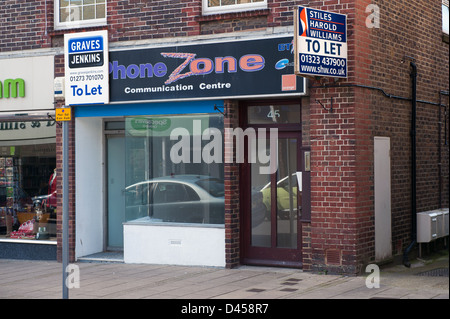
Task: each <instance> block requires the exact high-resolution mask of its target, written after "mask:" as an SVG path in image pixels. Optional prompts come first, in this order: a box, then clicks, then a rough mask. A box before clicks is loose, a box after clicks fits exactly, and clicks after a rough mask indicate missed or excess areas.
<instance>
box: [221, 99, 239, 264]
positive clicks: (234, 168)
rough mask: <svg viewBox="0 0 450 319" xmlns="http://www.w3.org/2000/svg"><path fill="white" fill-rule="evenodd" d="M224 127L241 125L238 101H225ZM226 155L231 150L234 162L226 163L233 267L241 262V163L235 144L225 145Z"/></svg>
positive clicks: (229, 256) (227, 222)
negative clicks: (236, 158) (238, 159)
mask: <svg viewBox="0 0 450 319" xmlns="http://www.w3.org/2000/svg"><path fill="white" fill-rule="evenodd" d="M224 112H226V113H225V114H226V115H225V118H224V128H236V127H238V125H239V114H238V102H237V101H231V100H226V101H224ZM224 146H225V147H224V155H225V156H224V157H225V158H227V155H226V154H229V153H230V152H231V153H232V154H233V162H232V163H225V164H224V171H225V172H224V173H225V263H226V267H227V268H233V267H236V266H238V265H239V263H240V215H239V164H238V163H236V160H235V154H236V152H235V149H234V146H233V145H227V144H225V145H224Z"/></svg>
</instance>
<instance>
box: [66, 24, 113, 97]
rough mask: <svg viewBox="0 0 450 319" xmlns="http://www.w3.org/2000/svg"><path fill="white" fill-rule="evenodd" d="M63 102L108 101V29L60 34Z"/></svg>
mask: <svg viewBox="0 0 450 319" xmlns="http://www.w3.org/2000/svg"><path fill="white" fill-rule="evenodd" d="M64 58H65V86H66V89H65V92H66V104H67V105H82V104H105V103H108V102H109V84H108V31H106V30H103V31H93V32H83V33H75V34H65V35H64Z"/></svg>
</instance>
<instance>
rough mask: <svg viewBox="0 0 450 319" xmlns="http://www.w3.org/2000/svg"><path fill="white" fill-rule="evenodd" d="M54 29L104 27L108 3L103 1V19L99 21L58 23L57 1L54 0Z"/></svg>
mask: <svg viewBox="0 0 450 319" xmlns="http://www.w3.org/2000/svg"><path fill="white" fill-rule="evenodd" d="M54 3H55V6H54V8H55V10H54V27H55V30H63V29H76V28H86V27H98V26H104V25H106V18H107V11H108V10H107V8H108V1H105V11H106V12H105V17H104V18H101V19H90V20H77V21H69V22H59V19H60V17H59V0H54Z"/></svg>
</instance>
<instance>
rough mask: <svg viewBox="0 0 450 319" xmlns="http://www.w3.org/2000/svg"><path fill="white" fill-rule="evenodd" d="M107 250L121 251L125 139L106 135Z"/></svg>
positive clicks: (123, 217) (123, 216)
mask: <svg viewBox="0 0 450 319" xmlns="http://www.w3.org/2000/svg"><path fill="white" fill-rule="evenodd" d="M106 141H107V187H108V198H107V216H106V219H107V248H108V249H123V225H122V224H123V222H125V194H124V189H125V137H124V136H123V135H107V136H106Z"/></svg>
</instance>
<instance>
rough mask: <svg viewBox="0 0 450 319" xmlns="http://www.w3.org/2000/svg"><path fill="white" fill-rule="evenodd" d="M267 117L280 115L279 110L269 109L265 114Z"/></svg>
mask: <svg viewBox="0 0 450 319" xmlns="http://www.w3.org/2000/svg"><path fill="white" fill-rule="evenodd" d="M267 117H268V118H272V119H273V118H276V117H280V111H278V110H270V111H269V113H268V114H267Z"/></svg>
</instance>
